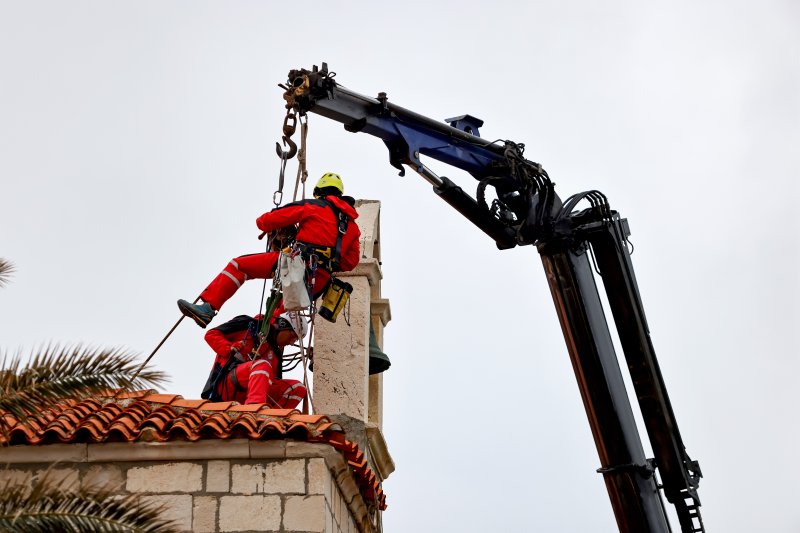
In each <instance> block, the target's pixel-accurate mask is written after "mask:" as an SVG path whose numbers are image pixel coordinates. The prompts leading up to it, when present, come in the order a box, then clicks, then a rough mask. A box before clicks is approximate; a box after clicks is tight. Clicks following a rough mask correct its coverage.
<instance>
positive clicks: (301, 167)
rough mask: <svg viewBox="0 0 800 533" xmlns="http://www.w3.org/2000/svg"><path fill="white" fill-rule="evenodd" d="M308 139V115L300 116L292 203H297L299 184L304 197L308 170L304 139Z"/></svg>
mask: <svg viewBox="0 0 800 533" xmlns="http://www.w3.org/2000/svg"><path fill="white" fill-rule="evenodd" d="M307 137H308V115H301V116H300V150H298V151H297V177H296V178H295V182H294V195H293V196H292V201H293V202H296V201H297V190H298V188H299V186H300V183H302V184H303V199H305V197H306V180H307V179H308V169H307V168H306V138H307Z"/></svg>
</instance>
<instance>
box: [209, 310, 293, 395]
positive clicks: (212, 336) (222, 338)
mask: <svg viewBox="0 0 800 533" xmlns="http://www.w3.org/2000/svg"><path fill="white" fill-rule="evenodd" d="M254 320H255V319H253V318H252V317H249V316H247V315H240V316H237V317H236V318H234V319H232V320H230V321H228V322H226V323H224V324H222V325H221V326H219V327H216V328H214V329H211V330H209V331H208V333H206V336H205V339H206V342H207V343H208V345H209V346H211V348H212V349H213V350H214V352H215V353H216V354H217V358H216V360H215V363H218V364H219V365H220V366H225V364H226V363H227V362H228V359H229V358H231V357H235V356H234V354H233V353H232V352H231V347H232V346H233V345H234V344H235V343H237V342H239V341H242V340H244V341H245V347H244V348H243V349H242V350H241V353H243V354H245V353H249V352H250V351H251V350H252V349H253V341H252V337H251V336H250V335H248V333H247V330H248V328H249V327H250V323H251V322H253V321H254ZM259 353H260V356H259V357H256V358H255V359H253V360H252V361H250V360H247V359H245V361H244V362H242V363H239V364H238V365H236V367H235V368H234V369H233V370H231V371H230V372H229V373H228V375H226V376H222V377H221V378H220V380H219V383H218V384H217V392H218V393H219V395H220V396H221V397H222V399H223V400H224V401H235V402H239V403H248V404H250V403H266V404H270V405H271V406H273V407H276V408H280V409H294V408H295V407H297V405H298V404H299V403H300V402H301V401H302V400H303V398H305V396H306V388H305V387H304V386H303V384H302V383H300V382H299V381H297V380H295V379H275V376H276V375H277V373H278V365H279V364H280V361H279V360H278V357H277V356H276V355H275V352H274V351H273V350H272V348H271V347H270V346H269V345H268V343H266V342H265V343H263V344H262V345H261V349H260V350H259Z"/></svg>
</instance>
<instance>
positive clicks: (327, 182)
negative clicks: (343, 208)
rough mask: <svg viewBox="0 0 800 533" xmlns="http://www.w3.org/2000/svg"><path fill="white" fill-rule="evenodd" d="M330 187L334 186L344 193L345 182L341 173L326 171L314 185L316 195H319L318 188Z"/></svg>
mask: <svg viewBox="0 0 800 533" xmlns="http://www.w3.org/2000/svg"><path fill="white" fill-rule="evenodd" d="M328 187H333V188H334V189H336V190H337V191H339V193H340V194H344V184H343V183H342V178H341V176H339V174H334V173H333V172H326V173H325V174H323V175H322V177H321V178H320V179H319V181H318V182H317V184H316V185H315V186H314V196H317V191H318V190H320V189H325V188H328Z"/></svg>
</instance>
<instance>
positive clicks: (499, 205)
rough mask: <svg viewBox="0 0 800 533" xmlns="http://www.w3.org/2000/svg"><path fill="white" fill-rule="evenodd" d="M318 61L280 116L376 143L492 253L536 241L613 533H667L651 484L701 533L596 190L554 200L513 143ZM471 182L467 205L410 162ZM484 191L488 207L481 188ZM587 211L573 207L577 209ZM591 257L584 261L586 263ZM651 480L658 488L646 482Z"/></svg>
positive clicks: (622, 236)
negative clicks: (355, 82)
mask: <svg viewBox="0 0 800 533" xmlns="http://www.w3.org/2000/svg"><path fill="white" fill-rule="evenodd" d="M334 76H335V74H334V73H332V72H329V71H328V68H327V65H326V64H325V63H323V64H322V67H321V68H318V67H316V66H314V67H313V68H312V69H310V70H307V69H294V70H291V71H290V72H289V76H288V81H287V83H286V84H284V85H281V87H282V88H283V89H284V90H285V93H284V99H285V100H286V107H287V109H288V110H289V112H290V113H291V112H297V113H300V114H304V113H307V112H312V113H315V114H318V115H321V116H324V117H327V118H329V119H332V120H335V121H337V122H340V123H342V124H344V127H345V129H346V130H347V131H350V132H361V133H367V134H369V135H373V136H375V137H378V138H380V139H381V140H382V141H383V142H384V143H385V144H386V146H387V148H388V149H389V161H390V163H391V164H392V165H393V166H394V167H396V168H397V169H399V170H400V174H401V175H403V173H404V170H405V169H404V166H406V167H409V168H411V169H412V170H414V171H415V172H417V173H418V174H420V175H421V176H422V177H423V178H424V179H426V180H427V181H428V182H429V183H430V184H431V185H432V186H433V190H434V192H435V193H436V194H437V195H439V196H440V197H441V198H442V199H443V200H445V201H446V202H447V203H448V204H450V205H451V206H453V207H454V208H455V209H457V210H458V211H459V212H460V213H461V214H463V215H464V216H465V217H466V218H467V219H468V220H470V221H471V222H472V223H473V224H475V225H476V226H478V227H479V228H480V229H481V230H482V231H484V232H485V233H486V234H487V235H489V236H490V237H491V238H492V239H493V240H494V241H495V243H496V245H497V247H498V248H500V249H508V248H513V247H514V246H517V245H535V246H536V247H537V249H538V251H539V254H540V256H541V259H542V263H543V265H544V270H545V273H546V275H547V280H548V283H549V286H550V290H551V293H552V295H553V301H554V302H555V306H556V310H557V312H558V316H559V320H560V323H561V328H562V330H563V333H564V339H565V341H566V344H567V349H568V351H569V354H570V359H571V361H572V365H573V369H574V371H575V375H576V378H577V381H578V386H579V388H580V391H581V396H582V398H583V403H584V408H585V410H586V413H587V416H588V418H589V425H590V427H591V429H592V435H593V437H594V440H595V445H596V447H597V451H598V455H599V457H600V463H601V467H600V468H599V469H598V472H599V473H601V474H602V475H603V478H604V480H605V484H606V488H607V490H608V493H609V498H610V500H611V504H612V507H613V509H614V514H615V517H616V520H617V525H618V527H619V530H620V531H621V532H631V533H634V532H637V533H638V532H652V533H667V532H669V531H671V529H670V525H669V520H668V518H667V515H666V512H665V508H664V504H663V501H662V499H661V494H660V492H659V489H663V491H664V495H665V496H666V498H667V500H668V501H669V502H670V503H672V504H673V505H674V506H675V510H676V513H677V516H678V519H679V521H680V526H681V530H682V531H683V532H684V533H688V532H704V531H705V529H704V526H703V521H702V518H701V516H700V499H699V496H698V494H697V489H698V486H699V481H700V478H701V477H702V473H701V471H700V467H699V464H698V463H697V461H693V460H691V458H690V457H689V455H688V454H687V453H686V449H685V447H684V444H683V440H682V438H681V435H680V431H679V430H678V425H677V422H676V420H675V414H674V413H673V410H672V405H671V403H670V400H669V395H668V394H667V389H666V386H665V384H664V379H663V376H662V374H661V370H660V367H659V365H658V361H657V359H656V355H655V351H654V349H653V344H652V341H651V339H650V332H649V328H648V325H647V320H646V318H645V314H644V308H643V305H642V302H641V297H640V295H639V289H638V285H637V283H636V277H635V274H634V271H633V264H632V262H631V258H630V253H629V250H628V236H629V235H630V230H629V226H628V222H627V220H626V219H623V218H621V217H620V215H619V213H617V212H616V211H613V210H611V208H610V206H609V204H608V201H607V199H606V197H605V195H603V194H602V193H600V192H598V191H587V192H582V193H579V194H575V195H573V196H571V197H569V198H568V199H567V200H565V201H563V202H562V200H561V199H560V198H559V197H558V195H556V193H555V190H554V186H553V183H552V182H551V181H550V178H549V176H548V175H547V173H546V172H545V171H544V169H543V168H542V167H541V165H539V164H538V163H534V162H532V161H529V160H527V159H525V158H524V156H523V152H524V148H525V147H524V145H522V144H519V143H514V142H512V141H508V140H506V141H495V142H487V141H486V140H485V139H482V138H481V137H480V134H479V128H480V127H481V126H482V125H483V122H482V121H481V120H479V119H476V118H475V117H472V116H470V115H464V116H461V117H455V118H452V119H447V122H448V124H445V123H442V122H439V121H436V120H433V119H430V118H428V117H425V116H422V115H420V114H418V113H415V112H413V111H410V110H408V109H404V108H402V107H400V106H398V105H395V104H394V103H392V102H389V101H388V98H387V96H386V94H385V93H380V94H379V95H378V97H377V98H371V97H368V96H364V95H360V94H358V93H355V92H353V91H351V90H349V89H347V88H345V87H343V86H341V85H339V84H338V83H337V82H336V81H335V80H334ZM422 155H425V156H427V157H430V158H433V159H436V160H438V161H441V162H443V163H446V164H448V165H451V166H453V167H456V168H459V169H461V170H463V171H466V172H467V173H469V174H470V175H472V176H473V177H474V178H475V179H476V180H477V181H478V186H477V192H476V198H473V197H472V196H470V195H469V194H467V193H466V192H464V190H463V189H461V187H459V186H457V185H456V184H455V183H454V182H453V181H451V180H450V179H448V178H447V177H444V176H438V175H436V174H435V173H434V172H433V171H432V170H431V169H430V168H428V167H427V166H426V165H425V164H423V163H422V161H421V159H420V157H421V156H422ZM487 187H492V188H493V189H494V191H495V193H496V199H495V200H493V201H492V204H491V206H490V205H489V204H488V203H487V202H486V200H485V190H486V188H487ZM581 202H584V203H589V204H590V207H589V208H587V209H583V210H581V211H576V207H577V205H578V204H579V203H581ZM590 258H591V260H590ZM595 269H597V271H598V272H599V274H600V276H601V278H602V281H603V286H604V288H605V292H606V296H607V300H608V304H609V307H610V309H611V312H612V315H613V317H614V322H615V324H616V329H617V334H618V336H619V339H620V341H621V346H622V349H623V352H624V355H625V359H626V363H627V366H628V370H629V371H630V373H631V378H632V382H633V387H634V392H635V395H636V398H637V402H638V404H639V408H640V410H641V413H642V418H643V420H644V425H645V429H646V431H647V434H648V437H649V441H650V445H651V448H652V450H653V455H654V457H653V458H650V459H648V458H647V457H646V455H645V452H644V448H643V445H642V440H641V438H640V436H639V430H638V428H637V425H636V422H635V419H634V415H633V409H632V406H631V402H630V400H629V397H628V393H627V390H626V388H625V384H624V381H623V378H622V372H621V370H620V366H619V361H618V358H617V355H616V352H615V350H614V346H613V344H612V340H611V334H610V331H609V328H608V321H607V319H606V316H605V313H604V310H603V306H602V302H601V300H600V295H599V292H598V289H597V284H596V281H595V276H594V270H595ZM656 473H658V475H659V476H660V479H661V484H659V483H658V482H657V479H656Z"/></svg>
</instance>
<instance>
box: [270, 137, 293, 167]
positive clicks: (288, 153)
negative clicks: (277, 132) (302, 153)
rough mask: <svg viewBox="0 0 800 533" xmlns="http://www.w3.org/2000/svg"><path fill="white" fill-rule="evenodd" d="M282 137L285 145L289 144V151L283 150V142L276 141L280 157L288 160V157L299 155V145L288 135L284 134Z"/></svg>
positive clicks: (276, 148) (277, 152) (276, 151)
mask: <svg viewBox="0 0 800 533" xmlns="http://www.w3.org/2000/svg"><path fill="white" fill-rule="evenodd" d="M282 139H283V144H284V145H289V151H283V150H282V149H281V143H279V142H276V143H275V153H276V154H278V157H280V158H281V159H283V160H284V161H286V160H287V159H291V158H293V157H294V156H295V155H297V145H296V144H295V142H294V141H293V140H292V139H291V138H289V137H287V136H286V135H284V136H283V137H282Z"/></svg>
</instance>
